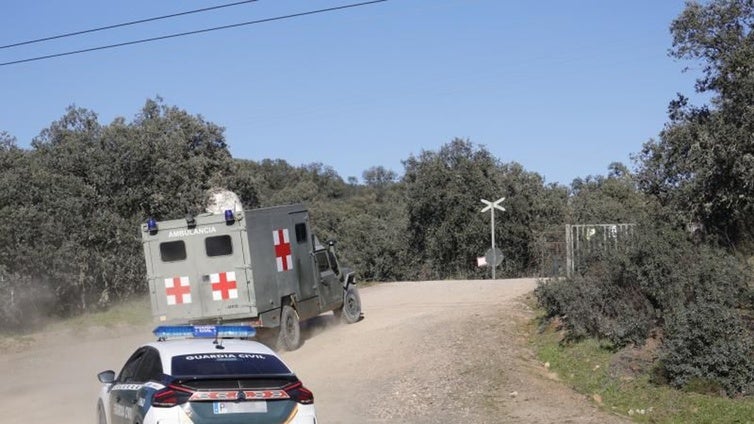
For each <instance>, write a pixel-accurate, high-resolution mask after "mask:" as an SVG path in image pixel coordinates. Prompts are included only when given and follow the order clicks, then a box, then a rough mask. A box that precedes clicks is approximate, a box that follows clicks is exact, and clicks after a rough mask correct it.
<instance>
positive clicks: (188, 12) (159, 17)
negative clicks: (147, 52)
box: [0, 0, 258, 50]
mask: <svg viewBox="0 0 754 424" xmlns="http://www.w3.org/2000/svg"><path fill="white" fill-rule="evenodd" d="M255 1H258V0H244V1H238V2H235V3H229V4H222V5H219V6H212V7H205V8H203V9H195V10H189V11H186V12H180V13H173V14H171V15H164V16H156V17H154V18H146V19H139V20H137V21H130V22H124V23H122V24H115V25H108V26H103V27H99V28H92V29H85V30H83V31H76V32H69V33H65V34H60V35H53V36H50V37H44V38H37V39H35V40H28V41H21V42H18V43H13V44H6V45H4V46H0V50H2V49H9V48H11V47H18V46H25V45H28V44H35V43H41V42H43V41H50V40H57V39H59V38H66V37H73V36H74V35H81V34H89V33H92V32H97V31H105V30H108V29H113V28H120V27H125V26H129V25H136V24H143V23H146V22H153V21H159V20H161V19H169V18H175V17H178V16H185V15H191V14H193V13H200V12H208V11H210V10H216V9H222V8H225V7H231V6H238V5H239V4H245V3H252V2H255Z"/></svg>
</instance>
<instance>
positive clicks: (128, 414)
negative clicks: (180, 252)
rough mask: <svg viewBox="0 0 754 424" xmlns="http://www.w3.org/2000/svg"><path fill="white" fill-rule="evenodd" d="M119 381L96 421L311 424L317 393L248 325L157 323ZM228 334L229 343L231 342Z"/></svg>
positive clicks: (109, 375) (106, 378)
mask: <svg viewBox="0 0 754 424" xmlns="http://www.w3.org/2000/svg"><path fill="white" fill-rule="evenodd" d="M154 334H155V335H156V336H157V338H158V339H157V341H156V342H152V343H147V344H145V345H143V346H141V347H139V348H138V349H136V351H135V352H134V353H133V355H131V357H130V358H129V359H128V360H127V361H126V363H125V365H123V368H122V369H121V371H120V373H119V374H118V375H117V376H116V374H115V372H114V371H112V370H108V371H103V372H101V373H99V374H98V376H97V377H98V378H99V381H100V382H101V383H102V388H101V389H100V394H99V399H98V402H97V422H98V424H158V423H159V424H173V423H175V424H178V423H180V424H192V423H193V424H228V423H249V424H252V423H259V424H272V423H275V424H277V423H291V424H295V423H298V424H316V422H317V419H316V414H315V410H314V396H313V394H312V392H311V391H309V390H308V389H307V388H306V387H304V386H303V384H302V382H301V381H300V380H299V379H298V378H297V377H296V375H295V374H294V373H293V372H292V371H291V370H290V368H288V366H287V365H285V363H283V361H282V360H281V359H280V358H279V357H278V356H277V355H276V354H275V352H273V351H272V350H270V349H269V348H268V347H266V346H265V345H263V344H261V343H258V342H255V341H251V340H247V338H250V337H253V336H254V328H253V327H250V326H162V327H157V328H156V329H155V331H154ZM229 337H231V338H229Z"/></svg>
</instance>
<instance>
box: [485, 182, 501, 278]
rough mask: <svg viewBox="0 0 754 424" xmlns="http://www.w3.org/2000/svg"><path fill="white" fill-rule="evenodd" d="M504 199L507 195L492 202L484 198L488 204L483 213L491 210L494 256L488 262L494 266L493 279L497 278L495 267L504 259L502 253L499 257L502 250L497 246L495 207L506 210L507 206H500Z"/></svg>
mask: <svg viewBox="0 0 754 424" xmlns="http://www.w3.org/2000/svg"><path fill="white" fill-rule="evenodd" d="M503 200H505V197H501V198H499V199H497V200H495V201H494V202H490V201H489V200H484V199H482V203H484V204H485V205H487V206H485V207H484V208H482V213H484V212H487V211H490V212H491V214H490V234H491V236H492V237H491V239H492V247H491V250H492V255H491V256H492V257H491V258H488V259H487V262H488V263H490V267H491V268H492V279H493V280H494V279H495V268H496V267H497V266H498V265H499V264H500V262H502V260H503V259H502V255H501V257H500V259H498V258H497V252H500V250H499V249H496V248H495V209H497V210H500V211H502V212H505V208H504V207H502V206H500V203H502V202H503Z"/></svg>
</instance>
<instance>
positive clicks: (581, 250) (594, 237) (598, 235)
mask: <svg viewBox="0 0 754 424" xmlns="http://www.w3.org/2000/svg"><path fill="white" fill-rule="evenodd" d="M635 226H636V224H566V226H565V230H566V234H565V236H566V273H567V275H568V276H569V277H572V276H573V274H574V273H575V271H576V269H577V268H578V267H579V264H580V263H581V261H582V260H583V258H584V257H585V255H586V254H588V253H590V252H593V251H597V250H602V251H609V250H617V249H619V248H622V247H624V246H626V243H627V242H628V241H629V240H630V239H631V238H632V237H633V233H634V227H635Z"/></svg>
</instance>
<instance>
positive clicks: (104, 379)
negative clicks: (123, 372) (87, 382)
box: [97, 370, 115, 384]
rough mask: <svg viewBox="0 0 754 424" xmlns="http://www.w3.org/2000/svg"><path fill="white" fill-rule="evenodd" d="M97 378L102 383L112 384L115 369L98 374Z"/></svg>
mask: <svg viewBox="0 0 754 424" xmlns="http://www.w3.org/2000/svg"><path fill="white" fill-rule="evenodd" d="M97 379H98V380H99V381H100V383H105V384H110V383H112V382H114V381H115V371H113V370H107V371H102V372H101V373H99V374H97Z"/></svg>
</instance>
